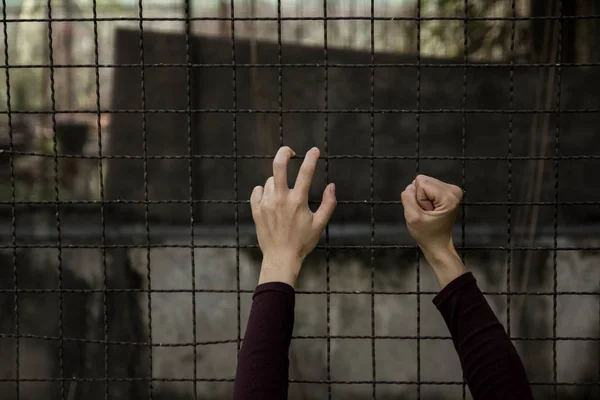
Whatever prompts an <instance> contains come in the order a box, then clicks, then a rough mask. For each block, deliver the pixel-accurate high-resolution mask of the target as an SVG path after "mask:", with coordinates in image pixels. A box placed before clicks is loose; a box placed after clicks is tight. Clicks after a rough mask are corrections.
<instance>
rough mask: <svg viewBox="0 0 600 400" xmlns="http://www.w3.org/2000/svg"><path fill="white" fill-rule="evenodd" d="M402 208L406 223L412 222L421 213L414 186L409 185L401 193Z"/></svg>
mask: <svg viewBox="0 0 600 400" xmlns="http://www.w3.org/2000/svg"><path fill="white" fill-rule="evenodd" d="M402 206H404V217H405V218H406V221H407V222H408V221H414V220H415V219H416V218H417V217H418V216H419V214H420V212H421V206H419V203H418V202H417V190H416V188H415V185H413V184H410V185H408V186H407V187H406V189H405V190H404V192H402Z"/></svg>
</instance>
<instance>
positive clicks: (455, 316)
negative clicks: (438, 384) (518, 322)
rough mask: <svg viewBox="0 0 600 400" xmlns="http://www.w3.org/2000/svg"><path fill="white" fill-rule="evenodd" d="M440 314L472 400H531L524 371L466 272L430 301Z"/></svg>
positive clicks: (505, 335) (506, 336)
mask: <svg viewBox="0 0 600 400" xmlns="http://www.w3.org/2000/svg"><path fill="white" fill-rule="evenodd" d="M433 303H434V304H435V306H436V307H437V308H438V310H439V311H440V312H441V314H442V316H443V317H444V320H445V321H446V325H448V329H449V330H450V334H451V335H452V340H453V341H454V346H455V347H456V351H457V352H458V357H459V358H460V363H461V365H462V369H463V373H464V376H465V379H466V381H467V384H468V385H469V388H470V389H471V394H472V395H473V399H474V400H492V399H493V400H509V399H510V400H532V399H533V395H532V393H531V388H530V386H529V382H528V380H527V374H526V372H525V368H524V366H523V363H522V361H521V358H520V357H519V354H518V353H517V351H516V349H515V348H514V346H513V344H512V342H511V341H510V338H509V337H508V335H507V334H506V332H505V330H504V327H503V326H502V324H500V321H498V318H497V317H496V315H495V314H494V312H493V311H492V309H491V308H490V306H489V304H488V303H487V301H486V300H485V297H484V296H483V293H481V290H479V287H478V286H477V282H476V280H475V277H474V276H473V275H472V274H471V273H470V272H469V273H466V274H463V275H461V276H460V277H458V278H456V279H455V280H453V281H452V282H450V283H449V284H448V285H447V286H446V287H445V288H444V289H442V291H441V292H440V293H439V294H438V295H437V296H436V297H435V298H434V299H433Z"/></svg>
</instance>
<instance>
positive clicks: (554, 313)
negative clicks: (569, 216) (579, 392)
mask: <svg viewBox="0 0 600 400" xmlns="http://www.w3.org/2000/svg"><path fill="white" fill-rule="evenodd" d="M562 17H563V0H558V20H557V22H558V38H557V51H556V129H555V136H554V146H555V154H554V156H555V157H554V214H553V219H554V226H553V243H552V245H553V247H554V251H553V253H552V273H553V295H552V338H553V339H554V340H553V341H552V380H553V383H554V385H553V389H554V390H553V399H558V376H557V375H558V361H557V353H556V336H557V335H556V325H557V320H558V317H557V310H556V309H557V303H558V294H557V292H558V258H557V257H558V251H557V248H558V161H559V160H558V157H559V156H560V96H561V75H562V74H561V72H562V68H561V63H562V39H563V38H562V35H563V19H562Z"/></svg>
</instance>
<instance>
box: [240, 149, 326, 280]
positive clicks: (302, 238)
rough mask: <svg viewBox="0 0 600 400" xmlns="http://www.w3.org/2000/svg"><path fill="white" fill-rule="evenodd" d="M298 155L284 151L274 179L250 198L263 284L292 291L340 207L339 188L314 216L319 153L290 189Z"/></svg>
mask: <svg viewBox="0 0 600 400" xmlns="http://www.w3.org/2000/svg"><path fill="white" fill-rule="evenodd" d="M295 155H296V153H294V151H293V150H292V149H290V148H289V147H282V148H280V149H279V151H278V152H277V155H276V156H275V159H274V161H273V176H272V177H270V178H269V179H267V182H266V183H265V186H264V188H263V187H262V186H256V187H255V188H254V190H253V191H252V195H251V197H250V205H251V207H252V217H253V218H254V223H255V224H256V233H257V236H258V244H259V246H260V249H261V250H262V253H263V264H262V268H261V273H260V278H259V284H260V283H266V282H274V281H278V282H284V283H287V284H289V285H291V286H292V287H293V286H294V284H295V283H296V278H297V277H298V273H299V272H300V268H301V267H302V262H303V261H304V258H305V257H306V256H307V255H308V254H309V253H310V252H311V251H312V250H313V249H314V248H315V246H316V245H317V243H318V242H319V237H320V236H321V232H323V229H325V226H326V225H327V223H328V222H329V218H330V217H331V214H332V213H333V210H334V209H335V206H336V198H335V185H334V184H330V185H328V186H327V187H326V188H325V191H324V192H323V201H322V203H321V206H320V207H319V209H318V210H317V211H316V212H315V213H313V212H311V210H310V208H309V207H308V193H309V190H310V186H311V183H312V179H313V175H314V173H315V168H316V165H317V160H318V159H319V149H317V148H316V147H313V148H312V149H311V150H309V151H308V153H307V154H306V157H305V158H304V162H303V163H302V166H301V167H300V171H299V173H298V177H297V179H296V184H295V186H294V188H293V189H290V188H289V187H288V182H287V166H288V162H289V160H290V158H292V157H294V156H295Z"/></svg>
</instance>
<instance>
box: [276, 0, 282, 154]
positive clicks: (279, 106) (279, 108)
mask: <svg viewBox="0 0 600 400" xmlns="http://www.w3.org/2000/svg"><path fill="white" fill-rule="evenodd" d="M281 35H282V29H281V0H277V63H278V64H279V67H277V89H278V92H277V111H278V112H279V114H278V117H279V146H280V147H281V146H283V68H282V67H281V64H283V49H282V47H283V46H282V43H281V40H282V39H281Z"/></svg>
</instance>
